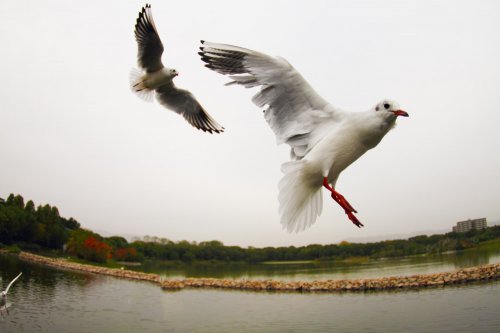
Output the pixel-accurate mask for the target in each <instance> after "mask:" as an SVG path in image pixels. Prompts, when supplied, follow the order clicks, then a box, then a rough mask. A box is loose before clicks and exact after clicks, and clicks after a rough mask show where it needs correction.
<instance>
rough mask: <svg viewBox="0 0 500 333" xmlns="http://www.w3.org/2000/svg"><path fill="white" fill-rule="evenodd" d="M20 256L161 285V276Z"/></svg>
mask: <svg viewBox="0 0 500 333" xmlns="http://www.w3.org/2000/svg"><path fill="white" fill-rule="evenodd" d="M18 256H19V258H20V259H23V260H26V261H30V262H34V263H38V264H42V265H46V266H50V267H55V268H61V269H71V270H76V271H83V272H89V273H96V274H104V275H112V276H117V277H122V278H127V279H134V280H141V281H149V282H155V283H160V276H159V275H158V274H150V273H143V272H135V271H129V270H126V269H118V268H107V267H100V266H93V265H84V264H79V263H76V262H71V261H68V260H66V259H62V258H48V257H44V256H39V255H36V254H32V253H29V252H20V253H19V254H18Z"/></svg>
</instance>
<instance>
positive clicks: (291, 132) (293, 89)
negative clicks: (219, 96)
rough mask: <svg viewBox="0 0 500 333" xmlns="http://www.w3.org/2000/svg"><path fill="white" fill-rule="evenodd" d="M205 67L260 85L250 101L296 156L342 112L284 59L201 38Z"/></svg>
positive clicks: (248, 84)
mask: <svg viewBox="0 0 500 333" xmlns="http://www.w3.org/2000/svg"><path fill="white" fill-rule="evenodd" d="M201 43H202V46H201V47H200V49H201V52H199V54H200V56H201V59H202V60H203V61H204V62H205V63H206V65H205V66H206V67H208V68H210V69H212V70H214V71H216V72H218V73H220V74H224V75H229V77H230V78H231V79H232V80H233V81H232V82H229V83H228V85H230V84H240V85H243V86H244V87H247V88H251V87H256V86H261V89H260V91H259V92H258V93H257V94H256V95H255V96H254V97H253V99H252V101H253V102H254V103H255V104H256V105H257V106H259V107H262V108H265V109H264V111H265V114H264V115H265V119H266V120H267V122H268V123H269V126H270V127H271V129H272V130H273V131H274V133H275V135H276V139H277V141H278V143H283V142H286V143H288V144H289V145H290V146H291V147H292V157H293V158H297V159H300V158H302V157H303V156H304V155H305V153H306V152H307V151H308V150H310V148H311V147H312V146H314V144H315V143H316V142H317V140H318V139H319V138H321V137H322V136H323V134H324V133H320V132H322V129H323V128H324V126H323V124H326V123H331V122H335V121H337V120H339V119H340V118H341V117H342V114H343V112H342V111H341V110H339V109H336V108H334V107H332V106H331V105H330V104H329V103H328V102H326V101H325V100H324V99H323V98H322V97H320V96H319V95H318V94H317V93H316V92H315V91H314V89H313V88H312V87H311V86H310V85H309V84H308V83H307V82H306V80H304V78H303V77H302V75H300V73H299V72H298V71H297V70H295V69H294V68H293V67H292V65H290V64H289V63H288V62H287V61H286V60H285V59H283V58H279V57H271V56H268V55H266V54H263V53H260V52H256V51H252V50H249V49H245V48H242V47H238V46H233V45H227V44H216V43H210V42H206V41H201Z"/></svg>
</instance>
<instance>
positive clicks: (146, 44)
mask: <svg viewBox="0 0 500 333" xmlns="http://www.w3.org/2000/svg"><path fill="white" fill-rule="evenodd" d="M135 39H136V41H137V45H138V55H137V63H138V65H139V67H140V68H141V69H142V70H138V69H135V68H134V69H132V71H131V73H130V85H131V88H132V90H133V91H134V92H136V93H137V94H138V95H139V96H140V97H141V98H143V99H144V100H146V101H149V102H151V101H152V100H153V95H156V99H157V100H158V102H159V103H160V104H161V105H163V106H164V107H166V108H167V109H169V110H172V111H174V112H176V113H178V114H180V115H182V116H183V117H184V118H185V119H186V120H187V121H188V122H189V123H190V124H191V125H193V126H194V127H196V128H197V129H200V130H202V131H204V132H209V133H212V132H215V133H221V132H223V131H224V127H222V126H221V125H219V124H218V123H217V122H216V121H215V120H214V119H213V118H212V117H211V116H210V115H209V114H208V113H207V112H206V111H205V109H203V107H202V106H201V105H200V103H198V101H197V100H196V98H195V97H194V96H193V94H192V93H191V92H189V91H187V90H184V89H179V88H177V87H176V86H175V84H174V82H173V81H172V80H173V79H174V77H176V76H177V75H179V74H178V72H177V71H176V70H175V69H172V68H167V67H164V66H163V63H162V62H161V56H162V54H163V44H162V42H161V40H160V36H159V35H158V31H157V30H156V26H155V23H154V21H153V15H152V13H151V5H149V4H147V5H146V6H145V7H143V8H142V11H141V12H140V13H139V17H138V18H137V22H136V24H135Z"/></svg>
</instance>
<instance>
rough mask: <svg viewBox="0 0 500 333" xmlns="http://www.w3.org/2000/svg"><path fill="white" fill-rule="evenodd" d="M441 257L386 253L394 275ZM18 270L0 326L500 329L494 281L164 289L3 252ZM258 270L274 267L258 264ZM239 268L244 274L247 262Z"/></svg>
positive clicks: (1, 266) (9, 271)
mask: <svg viewBox="0 0 500 333" xmlns="http://www.w3.org/2000/svg"><path fill="white" fill-rule="evenodd" d="M469 255H470V256H473V254H470V253H469ZM445 257H446V258H447V259H438V258H434V259H432V260H431V261H430V262H428V265H426V264H425V263H422V262H420V261H419V260H417V262H414V261H413V260H414V258H411V259H407V260H403V261H401V262H400V265H398V264H397V262H398V261H388V262H390V263H391V264H390V265H388V266H387V267H389V268H388V271H391V272H399V275H402V274H407V273H411V272H413V270H417V271H418V272H421V270H427V269H431V270H435V269H438V268H440V267H441V268H443V267H445V268H446V267H448V265H450V260H451V262H453V260H452V259H450V258H451V257H448V256H445ZM481 258H482V259H480V261H481V263H483V261H484V260H485V258H486V260H487V261H488V262H493V261H498V253H496V254H495V251H494V252H493V253H491V256H489V257H488V256H486V257H481ZM436 260H437V261H439V260H444V262H443V265H444V266H443V267H442V266H439V265H438V264H436ZM388 262H386V263H388ZM410 262H411V263H412V264H410ZM461 262H462V264H464V262H463V261H461ZM469 262H470V261H469ZM452 265H454V264H452ZM458 265H461V264H458ZM465 265H467V264H465ZM273 266H274V265H273ZM276 266H279V265H276ZM282 266H283V265H282ZM285 266H286V267H284V268H283V270H284V271H283V272H282V273H283V275H280V272H279V268H276V267H274V268H273V270H272V271H273V273H272V276H273V277H278V278H284V277H286V276H294V277H297V276H309V275H308V274H307V273H306V272H304V271H303V270H304V268H303V267H300V268H299V269H298V270H299V271H300V272H299V273H297V274H294V273H292V272H291V270H293V268H290V266H289V265H285ZM299 266H300V265H299ZM358 266H359V267H358V268H355V267H354V268H353V267H351V268H349V269H348V268H347V267H344V268H345V269H346V270H348V271H349V272H348V273H345V274H346V276H356V275H358V274H365V273H366V272H371V271H372V270H376V268H375V267H371V268H368V269H367V268H365V266H364V265H358ZM375 266H376V267H378V268H380V267H383V266H384V264H382V263H377V264H376V265H375ZM280 267H281V266H280ZM453 268H455V267H453ZM219 270H220V269H219ZM20 271H22V272H23V273H24V274H23V275H22V276H21V278H20V279H19V280H18V281H17V282H16V283H15V284H14V285H13V287H12V288H11V290H10V291H9V299H8V301H9V302H10V303H12V306H11V308H10V315H9V316H4V317H3V318H1V319H0V332H2V333H3V332H51V333H52V332H77V333H78V332H110V333H113V332H120V333H123V332H221V333H223V332H497V331H499V328H500V316H499V312H498V309H499V308H500V281H494V282H488V283H474V284H469V285H460V286H448V287H444V288H431V289H420V290H407V291H391V292H366V293H349V292H343V293H332V294H326V293H276V292H243V291H227V290H191V289H186V290H181V291H175V292H166V291H162V290H161V289H160V288H159V287H158V286H157V285H155V284H152V283H146V282H135V281H129V280H124V279H118V278H114V277H108V276H100V275H94V274H87V273H79V272H72V271H63V270H55V269H51V268H47V267H43V266H40V265H34V264H30V263H26V262H22V261H19V260H17V259H16V258H14V257H10V256H2V255H0V276H1V277H2V279H3V280H2V283H1V285H2V287H4V286H5V285H6V284H7V283H8V281H10V279H11V278H12V277H14V276H15V275H17V274H18V272H20ZM244 272H247V273H244ZM257 272H258V274H261V275H262V274H264V275H266V276H267V275H268V274H271V273H269V271H265V272H264V273H263V272H262V271H261V270H259V269H257ZM199 273H200V272H198V273H197V274H199ZM200 274H201V273H200ZM227 274H228V275H234V274H235V273H234V272H228V273H227ZM241 274H248V269H245V270H243V273H241ZM252 274H253V273H250V275H252ZM258 274H257V273H256V274H255V275H252V276H258ZM331 274H333V275H337V274H340V275H343V274H344V273H338V272H334V273H332V272H326V271H325V272H323V273H318V272H315V273H313V276H324V275H326V276H331ZM373 274H374V275H377V274H375V273H373ZM383 275H384V274H383Z"/></svg>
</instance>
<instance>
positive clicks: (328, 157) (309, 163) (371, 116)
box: [278, 110, 395, 232]
mask: <svg viewBox="0 0 500 333" xmlns="http://www.w3.org/2000/svg"><path fill="white" fill-rule="evenodd" d="M394 120H395V117H394V119H392V118H388V117H385V116H384V115H383V114H377V113H376V112H374V111H371V110H370V111H367V112H357V113H349V114H347V115H345V116H344V117H343V119H342V120H340V121H339V122H338V123H337V124H336V125H335V126H328V129H329V132H328V133H326V134H325V135H324V136H322V138H321V139H320V140H319V141H318V142H317V143H316V145H314V146H313V147H312V148H311V150H310V151H309V152H307V154H306V155H305V156H304V157H303V158H302V159H300V160H297V161H290V162H287V163H284V164H283V165H282V171H283V173H284V175H283V178H282V179H281V180H280V182H279V197H278V198H279V202H280V214H281V224H282V225H283V227H284V228H286V229H287V230H288V231H296V232H298V231H302V230H304V229H306V228H307V227H309V226H310V225H311V224H312V223H314V222H315V220H316V217H318V216H319V215H320V214H321V210H322V194H321V193H322V191H321V188H322V186H323V178H324V177H328V181H329V183H330V184H332V186H333V187H335V183H336V182H337V180H338V177H339V175H340V173H341V172H342V171H343V170H344V169H346V168H347V167H348V166H349V165H351V164H352V163H353V162H354V161H356V160H357V159H358V158H360V157H361V156H362V155H363V154H364V153H366V152H367V151H368V150H369V149H371V148H374V147H375V146H376V145H377V144H378V143H379V142H380V141H381V140H382V138H383V137H384V135H385V134H387V132H388V131H389V130H390V129H391V128H392V126H393V124H394ZM354 128H355V130H354Z"/></svg>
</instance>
